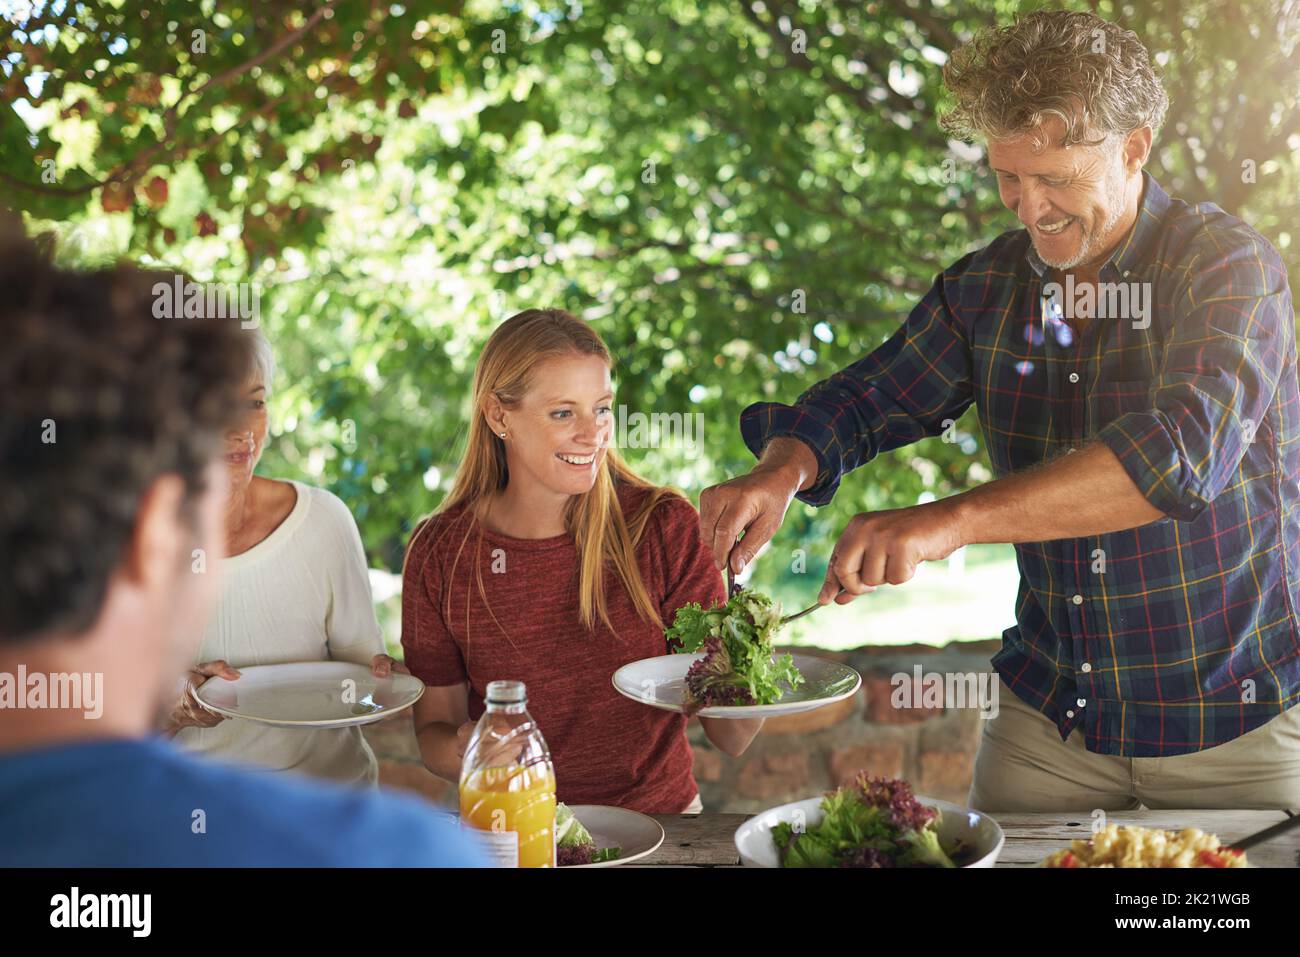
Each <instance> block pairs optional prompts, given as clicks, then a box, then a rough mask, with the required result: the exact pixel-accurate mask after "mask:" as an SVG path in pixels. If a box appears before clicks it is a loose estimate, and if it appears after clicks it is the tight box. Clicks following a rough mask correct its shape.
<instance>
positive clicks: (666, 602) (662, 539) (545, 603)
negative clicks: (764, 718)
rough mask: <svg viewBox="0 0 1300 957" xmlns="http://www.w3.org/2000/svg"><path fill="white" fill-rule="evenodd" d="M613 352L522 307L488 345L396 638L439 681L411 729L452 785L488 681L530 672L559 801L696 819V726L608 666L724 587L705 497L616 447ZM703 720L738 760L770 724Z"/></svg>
mask: <svg viewBox="0 0 1300 957" xmlns="http://www.w3.org/2000/svg"><path fill="white" fill-rule="evenodd" d="M610 362H611V360H610V355H609V351H608V349H606V347H605V344H604V342H602V341H601V339H600V337H599V336H598V335H597V334H596V333H595V332H594V331H593V330H592V329H591V328H590V327H589V326H588V325H587V324H586V323H584V322H582V321H580V320H578V319H576V318H574V317H573V316H571V315H569V314H568V313H566V312H563V311H562V310H558V309H545V310H537V309H530V310H528V311H526V312H521V313H519V314H518V315H515V316H512V317H511V318H510V319H507V320H506V321H505V322H504V323H503V324H502V325H501V326H500V327H499V328H498V329H497V330H496V331H495V332H494V333H493V334H492V336H491V337H490V338H489V339H488V342H487V345H486V346H485V347H484V349H483V352H482V354H481V355H480V357H479V360H478V365H477V368H476V369H475V375H474V392H473V413H472V419H471V422H470V427H469V438H468V445H467V448H466V451H465V455H464V458H463V459H462V460H461V463H460V467H459V470H458V471H457V473H456V479H455V483H454V485H453V487H452V489H451V492H450V493H449V494H448V495H447V497H446V499H445V501H444V502H443V503H442V505H441V507H440V508H439V509H438V511H437V512H436V513H435V514H434V515H432V516H431V517H430V518H428V519H426V520H425V521H423V522H421V523H420V525H419V526H417V528H416V530H415V533H414V534H413V535H412V537H411V543H410V546H409V548H408V551H407V556H406V566H405V570H404V574H403V590H402V647H403V648H404V649H405V652H406V664H407V666H408V667H409V668H410V670H411V673H412V674H414V675H416V676H417V677H419V678H420V679H422V680H423V681H424V683H425V685H427V686H428V687H427V688H426V691H425V694H424V696H423V697H422V698H421V699H420V701H419V703H418V704H417V705H416V709H415V726H416V736H417V738H418V740H419V744H420V751H421V754H422V755H423V757H424V762H425V764H426V765H427V766H428V767H429V769H430V770H431V771H433V773H434V774H437V775H439V776H440V777H443V778H446V779H448V780H452V781H455V780H456V779H457V777H458V776H459V772H460V764H461V758H462V756H463V754H464V749H465V744H466V742H467V740H468V738H469V734H470V732H471V730H472V729H473V726H474V723H475V722H476V721H477V720H478V718H479V716H480V715H481V714H482V713H483V695H484V692H485V690H486V687H487V683H488V682H489V681H493V680H497V679H514V680H520V681H523V682H525V684H526V685H527V687H528V696H529V704H528V707H529V711H530V712H531V714H532V715H533V717H534V718H535V719H536V720H537V722H538V725H539V726H540V728H541V730H542V733H543V735H545V737H546V741H547V744H548V745H549V746H550V749H551V755H552V758H553V760H554V761H555V767H556V777H557V783H558V792H559V798H560V800H562V801H566V802H569V803H573V804H610V805H616V806H620V807H626V808H631V809H633V810H637V811H643V812H647V813H661V814H674V813H678V812H692V811H698V810H699V809H700V803H699V792H698V789H697V787H696V785H695V781H694V779H693V777H692V776H691V764H692V754H691V749H690V745H689V744H688V743H687V740H686V724H687V719H686V718H685V717H684V716H682V715H679V714H672V713H669V712H666V711H659V710H656V709H654V708H650V707H647V706H645V705H643V704H639V703H637V702H634V701H631V700H629V699H627V698H624V697H623V696H621V695H620V694H618V692H616V691H615V690H614V688H613V687H612V685H611V684H610V676H611V675H612V674H613V673H614V671H615V670H616V669H617V668H619V667H620V666H621V665H624V664H626V663H627V662H629V661H636V660H638V659H640V658H649V657H653V656H656V655H662V654H666V653H667V652H668V648H667V645H666V642H665V639H664V633H663V629H664V624H665V622H668V623H671V621H672V618H673V614H674V612H676V610H677V609H678V608H679V607H681V606H682V605H684V604H686V603H687V602H700V603H702V604H703V605H705V606H706V607H707V606H709V605H712V604H714V603H716V602H720V601H721V600H722V599H723V597H724V591H725V589H724V586H723V583H722V579H721V576H720V575H719V572H718V570H717V568H716V567H715V566H714V564H713V562H712V559H711V557H710V555H709V552H708V551H707V550H706V548H705V547H704V544H703V542H702V541H701V538H700V523H699V516H698V515H697V514H696V511H695V509H694V507H692V506H691V504H690V503H689V502H688V501H686V499H684V498H682V497H681V496H680V495H678V494H676V493H674V492H671V491H669V490H668V489H664V488H659V487H656V486H654V485H652V484H651V483H649V482H647V481H645V480H644V479H641V478H639V477H638V476H637V475H636V474H635V473H634V472H633V471H632V470H631V469H630V468H629V467H628V466H627V465H626V464H625V463H624V462H623V461H622V459H621V458H620V457H619V456H618V453H617V452H615V451H614V450H613V449H611V448H610V447H609V445H610V438H611V433H612V432H613V415H612V411H611V408H612V403H613V399H614V395H613V390H612V389H611V386H610ZM700 720H701V724H702V725H703V727H704V730H705V732H706V734H707V735H708V737H709V740H710V741H712V742H713V743H714V744H715V745H716V746H717V747H718V748H720V749H721V750H722V751H724V752H726V753H728V754H731V755H737V754H740V753H741V752H742V751H744V749H745V748H746V747H748V745H749V743H750V741H752V740H753V738H754V735H755V734H757V732H758V729H759V727H760V726H761V724H762V722H761V720H753V721H730V720H716V719H715V720H709V719H700Z"/></svg>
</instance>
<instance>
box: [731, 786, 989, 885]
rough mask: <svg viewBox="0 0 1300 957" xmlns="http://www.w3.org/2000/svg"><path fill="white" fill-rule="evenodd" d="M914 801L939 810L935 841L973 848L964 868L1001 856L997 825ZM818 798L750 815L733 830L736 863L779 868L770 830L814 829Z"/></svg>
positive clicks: (961, 810)
mask: <svg viewBox="0 0 1300 957" xmlns="http://www.w3.org/2000/svg"><path fill="white" fill-rule="evenodd" d="M916 800H917V801H919V802H920V803H921V804H924V805H925V806H927V807H933V808H938V810H939V814H940V817H939V839H940V840H941V841H942V842H943V843H944V844H945V845H947V844H950V843H951V842H952V841H953V840H960V841H961V842H962V843H963V844H965V845H968V846H970V847H973V848H974V849H975V851H974V853H975V855H976V857H975V860H973V861H972V862H971V863H969V864H966V865H964V866H965V867H992V866H993V864H994V863H995V862H996V861H997V859H998V855H999V854H1000V853H1002V845H1003V844H1004V843H1005V842H1006V836H1005V835H1004V834H1003V833H1002V828H1001V827H999V826H998V822H997V821H995V820H993V818H991V817H989V816H988V815H987V814H984V813H982V812H980V811H972V810H971V809H970V808H965V807H958V806H957V805H956V804H949V803H948V802H947V801H939V800H936V799H935V798H928V797H925V796H923V795H920V794H918V795H916ZM821 804H822V799H821V797H811V798H805V799H804V800H802V801H795V802H793V803H792V804H782V805H781V806H780V807H774V808H768V809H767V810H766V811H763V812H761V813H759V814H756V815H754V816H753V817H751V818H750V819H749V820H748V821H746V822H745V823H744V824H742V825H740V827H738V828H737V829H736V850H737V851H739V852H740V861H741V863H742V864H744V865H745V866H746V867H780V866H781V861H780V857H779V856H778V854H777V850H776V842H775V841H773V840H772V828H773V827H775V826H776V825H778V824H780V823H781V822H783V821H784V822H785V823H787V824H794V823H795V822H796V821H800V820H802V821H803V824H804V826H805V827H807V828H813V827H816V826H817V825H818V824H820V823H821V821H822V808H821Z"/></svg>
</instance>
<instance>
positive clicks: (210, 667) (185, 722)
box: [163, 661, 239, 737]
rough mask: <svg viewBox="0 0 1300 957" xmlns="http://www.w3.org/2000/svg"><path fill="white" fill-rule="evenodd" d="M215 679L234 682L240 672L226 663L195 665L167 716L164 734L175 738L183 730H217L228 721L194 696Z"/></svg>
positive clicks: (213, 662) (211, 662)
mask: <svg viewBox="0 0 1300 957" xmlns="http://www.w3.org/2000/svg"><path fill="white" fill-rule="evenodd" d="M213 677H218V678H225V679H226V680H227V681H234V680H235V679H236V678H238V677H239V672H238V671H237V670H235V669H234V668H232V667H230V665H228V664H226V663H225V662H224V661H205V662H203V663H202V664H200V665H195V667H194V669H193V670H192V671H190V672H189V674H187V675H186V676H185V690H184V691H183V692H181V696H180V699H179V700H178V701H177V702H176V705H175V706H174V707H173V708H172V713H171V714H170V715H168V716H167V722H166V724H165V725H164V726H163V733H164V734H166V735H167V736H168V737H175V736H176V732H178V731H180V730H181V729H182V728H215V727H216V726H217V725H219V724H220V723H221V722H222V721H225V720H226V716H225V715H223V714H217V713H216V712H215V711H209V710H208V709H207V707H206V706H205V705H204V704H203V703H202V702H200V701H199V699H198V698H197V697H196V696H195V694H194V692H195V691H196V690H198V687H199V685H201V684H203V682H205V681H207V680H208V679H209V678H213Z"/></svg>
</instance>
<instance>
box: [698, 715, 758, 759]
mask: <svg viewBox="0 0 1300 957" xmlns="http://www.w3.org/2000/svg"><path fill="white" fill-rule="evenodd" d="M765 720H766V719H765V718H700V727H702V728H703V729H704V734H705V735H706V736H707V737H708V739H709V742H710V743H711V744H712V745H713V746H714V747H715V748H717V749H718V750H719V751H721V752H722V753H723V754H726V755H728V756H730V757H733V758H738V757H740V756H741V755H742V754H744V753H745V749H746V748H748V747H749V745H750V744H751V743H752V742H753V740H754V737H755V736H756V735H757V734H758V732H759V731H761V730H762V729H763V722H764V721H765Z"/></svg>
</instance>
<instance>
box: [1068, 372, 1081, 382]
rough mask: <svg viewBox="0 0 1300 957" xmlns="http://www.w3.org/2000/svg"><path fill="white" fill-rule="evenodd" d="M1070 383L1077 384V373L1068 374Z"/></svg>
mask: <svg viewBox="0 0 1300 957" xmlns="http://www.w3.org/2000/svg"><path fill="white" fill-rule="evenodd" d="M1070 381H1071V382H1078V381H1079V373H1077V372H1071V373H1070Z"/></svg>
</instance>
